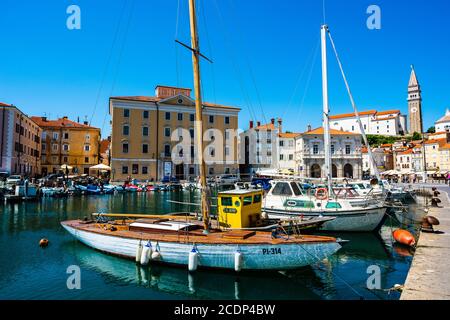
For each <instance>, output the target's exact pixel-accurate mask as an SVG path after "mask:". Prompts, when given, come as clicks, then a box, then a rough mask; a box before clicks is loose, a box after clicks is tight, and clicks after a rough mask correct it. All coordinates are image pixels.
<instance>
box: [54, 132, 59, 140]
mask: <svg viewBox="0 0 450 320" xmlns="http://www.w3.org/2000/svg"><path fill="white" fill-rule="evenodd" d="M53 140H58V132H53Z"/></svg>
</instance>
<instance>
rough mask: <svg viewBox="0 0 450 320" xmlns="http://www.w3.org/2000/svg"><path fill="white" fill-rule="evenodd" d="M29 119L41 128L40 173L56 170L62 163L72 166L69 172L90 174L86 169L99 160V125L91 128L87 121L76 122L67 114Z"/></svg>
mask: <svg viewBox="0 0 450 320" xmlns="http://www.w3.org/2000/svg"><path fill="white" fill-rule="evenodd" d="M31 119H32V120H33V121H34V122H36V123H37V124H38V125H39V126H40V127H41V128H42V134H41V141H42V145H41V149H42V157H41V168H42V169H41V170H42V175H44V176H45V175H47V174H50V173H57V172H59V171H60V170H61V166H62V165H67V166H69V167H72V168H71V169H69V173H70V174H89V168H90V167H91V166H94V165H97V164H98V163H99V142H100V129H99V128H94V127H91V126H90V125H89V124H88V122H87V121H85V122H84V123H78V122H75V121H72V120H69V119H68V118H67V117H63V118H59V119H56V120H49V119H47V117H31ZM63 172H64V173H65V172H66V170H63Z"/></svg>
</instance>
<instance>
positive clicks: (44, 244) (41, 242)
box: [39, 238, 48, 248]
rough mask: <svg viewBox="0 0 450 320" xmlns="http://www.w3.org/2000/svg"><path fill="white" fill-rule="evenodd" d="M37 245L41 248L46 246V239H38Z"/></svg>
mask: <svg viewBox="0 0 450 320" xmlns="http://www.w3.org/2000/svg"><path fill="white" fill-rule="evenodd" d="M39 246H40V247H41V248H45V247H47V246H48V239H45V238H44V239H41V240H40V241H39Z"/></svg>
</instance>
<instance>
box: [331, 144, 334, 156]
mask: <svg viewBox="0 0 450 320" xmlns="http://www.w3.org/2000/svg"><path fill="white" fill-rule="evenodd" d="M331 154H334V144H332V145H331Z"/></svg>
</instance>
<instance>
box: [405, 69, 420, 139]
mask: <svg viewBox="0 0 450 320" xmlns="http://www.w3.org/2000/svg"><path fill="white" fill-rule="evenodd" d="M421 93H422V91H421V90H420V85H419V81H417V76H416V71H415V70H414V66H411V76H410V78H409V84H408V113H409V126H410V127H409V128H410V129H409V133H410V134H413V133H414V132H418V133H423V123H422V95H421Z"/></svg>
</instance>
